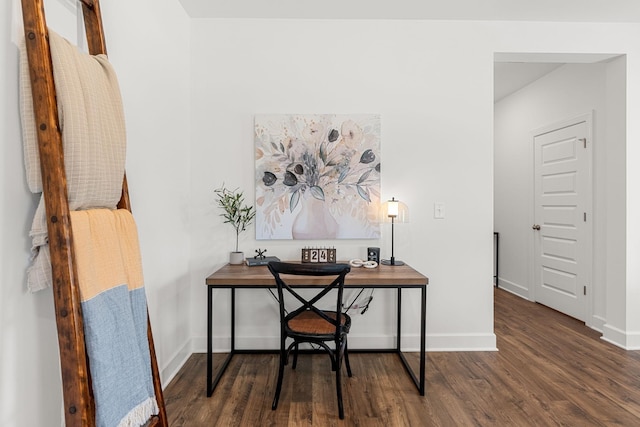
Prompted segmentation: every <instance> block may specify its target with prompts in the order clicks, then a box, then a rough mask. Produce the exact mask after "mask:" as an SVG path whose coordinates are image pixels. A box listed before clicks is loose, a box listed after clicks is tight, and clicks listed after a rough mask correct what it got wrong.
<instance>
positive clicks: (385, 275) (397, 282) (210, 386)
mask: <svg viewBox="0 0 640 427" xmlns="http://www.w3.org/2000/svg"><path fill="white" fill-rule="evenodd" d="M287 282H288V283H291V284H292V285H294V286H295V287H300V288H313V287H314V286H318V285H321V284H325V283H326V282H327V278H326V277H324V278H323V277H301V276H288V280H287ZM205 283H206V285H207V289H208V297H207V396H211V395H212V394H213V391H214V389H215V388H216V386H217V385H218V382H219V381H220V378H221V377H222V375H223V374H224V372H225V370H226V369H227V366H228V365H229V362H230V361H231V359H232V358H233V356H234V355H235V354H240V353H258V352H269V351H277V350H241V349H236V347H235V320H236V319H235V317H236V315H235V311H236V298H235V290H236V289H265V288H275V287H276V284H275V280H274V278H273V276H272V275H271V273H270V272H269V269H268V268H267V267H266V266H259V267H248V266H246V265H244V264H243V265H229V264H227V265H225V266H223V267H221V268H220V269H219V270H217V271H216V272H214V273H213V274H211V275H210V276H209V277H207V279H206V281H205ZM428 283H429V279H428V278H427V277H425V276H423V275H422V274H420V273H418V272H417V271H416V270H414V269H413V268H411V267H410V266H408V265H406V264H405V265H401V266H399V265H396V266H388V265H380V266H379V267H378V268H372V269H368V268H351V272H350V273H349V274H347V277H346V280H345V284H344V286H345V288H368V289H370V288H393V289H397V292H398V297H397V321H396V326H397V335H396V346H395V347H394V348H386V349H374V350H357V349H356V350H352V349H349V351H350V352H358V351H367V352H387V353H388V352H393V353H397V354H398V356H399V357H400V360H401V361H402V364H403V365H404V367H405V369H406V370H407V373H408V374H409V376H410V377H411V379H412V380H413V382H414V384H415V385H416V387H417V388H418V391H419V392H420V395H421V396H424V391H425V379H424V378H425V362H426V355H425V347H426V317H427V284H428ZM216 288H218V289H220V288H222V289H230V290H231V350H230V352H229V354H228V355H227V358H226V359H225V361H224V363H223V364H222V366H221V368H220V370H219V371H218V373H217V375H216V378H215V380H213V327H212V321H213V290H214V289H216ZM405 288H414V289H420V296H421V310H420V373H419V378H418V377H417V376H416V375H415V373H414V372H413V369H412V368H411V366H409V363H408V362H407V360H406V359H405V357H404V354H402V351H401V336H402V335H401V332H402V320H401V319H402V289H405Z"/></svg>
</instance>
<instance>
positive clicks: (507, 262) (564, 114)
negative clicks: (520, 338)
mask: <svg viewBox="0 0 640 427" xmlns="http://www.w3.org/2000/svg"><path fill="white" fill-rule="evenodd" d="M494 89H495V94H494V232H498V233H499V234H500V253H499V265H500V272H499V276H498V277H497V278H496V281H497V284H498V286H499V287H501V288H503V289H506V290H508V291H510V292H512V293H515V294H517V295H519V296H521V297H523V298H526V299H529V300H532V301H539V295H536V293H538V294H539V293H540V292H536V287H535V286H534V284H535V280H536V269H535V263H534V257H535V251H536V234H535V233H536V232H537V231H536V230H535V228H534V226H535V224H536V223H535V219H536V216H535V185H534V160H535V150H534V133H535V132H534V131H535V130H539V129H541V128H544V127H545V126H550V125H552V124H554V123H558V122H562V121H566V120H570V119H572V118H575V117H578V116H580V115H584V114H586V113H588V114H592V117H593V129H594V131H593V135H592V137H591V143H592V144H593V146H592V154H593V161H592V166H590V167H591V170H590V172H591V177H592V178H591V184H592V191H591V194H590V195H589V197H590V200H591V201H590V202H589V203H590V207H591V208H592V215H591V217H592V218H588V219H589V220H590V222H589V224H588V231H589V233H591V236H592V241H593V244H592V245H591V248H590V249H589V251H590V255H591V258H592V259H593V263H591V265H590V266H589V274H588V275H587V276H586V278H585V279H584V280H583V279H582V278H581V279H580V280H581V281H576V283H575V284H571V286H574V287H575V289H574V291H576V292H577V291H582V292H585V293H586V295H585V298H584V301H585V302H584V304H585V307H584V313H585V314H584V319H583V320H584V321H585V323H586V324H587V325H588V326H590V327H592V328H594V329H597V330H600V331H602V327H603V325H604V323H605V321H606V291H607V289H606V283H607V282H608V280H609V278H610V277H620V276H619V274H621V273H622V274H624V272H620V271H617V270H619V269H620V268H624V266H619V265H616V263H614V262H612V258H611V256H612V254H615V255H614V256H624V254H625V251H626V250H625V246H626V236H625V231H624V227H625V226H624V219H625V217H624V211H625V204H626V196H625V191H626V185H625V183H626V170H625V167H624V165H625V164H626V163H625V162H626V154H625V147H626V140H625V128H626V122H625V116H626V56H625V55H609V54H557V53H554V54H541V53H535V54H532V53H496V54H495V55H494ZM565 178H566V180H565V183H567V182H568V180H570V177H569V176H565ZM576 212H577V211H576ZM580 215H582V214H580ZM620 228H622V230H620ZM613 235H615V236H617V240H614V239H613V238H612V236H613ZM565 249H566V248H565ZM565 255H566V253H565ZM565 255H561V256H565ZM555 256H556V257H558V254H555ZM557 277H558V276H557V275H556V278H557ZM564 278H566V277H564ZM567 314H569V315H571V313H567Z"/></svg>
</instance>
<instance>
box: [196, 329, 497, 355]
mask: <svg viewBox="0 0 640 427" xmlns="http://www.w3.org/2000/svg"><path fill="white" fill-rule="evenodd" d="M279 341H280V338H279V337H277V336H270V337H236V348H241V349H249V350H251V349H274V350H277V349H278V345H279ZM192 344H193V345H192V349H193V352H194V353H206V351H207V338H206V337H196V338H194V339H193V340H192ZM395 345H396V341H395V338H394V337H392V336H382V335H379V336H375V335H366V336H363V335H354V334H350V335H349V348H351V349H354V350H355V349H360V350H366V349H379V348H395ZM401 347H402V350H403V351H407V352H414V351H419V349H420V336H419V335H403V336H402V342H401ZM426 347H427V351H496V350H497V349H496V336H495V334H459V335H458V334H442V335H430V334H427V344H426ZM213 348H214V349H215V350H214V351H215V352H218V353H225V352H228V351H229V349H230V348H231V340H230V338H229V337H214V338H213Z"/></svg>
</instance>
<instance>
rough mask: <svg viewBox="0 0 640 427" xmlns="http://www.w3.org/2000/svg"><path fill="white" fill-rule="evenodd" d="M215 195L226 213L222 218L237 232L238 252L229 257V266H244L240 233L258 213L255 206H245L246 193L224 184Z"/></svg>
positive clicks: (222, 214) (215, 191)
mask: <svg viewBox="0 0 640 427" xmlns="http://www.w3.org/2000/svg"><path fill="white" fill-rule="evenodd" d="M214 193H215V195H216V201H217V202H218V206H219V207H220V208H221V209H222V210H223V211H224V213H221V214H220V216H221V217H223V218H224V222H225V223H229V224H231V225H232V226H233V228H234V229H235V230H236V250H235V251H233V252H231V254H230V256H229V264H242V263H243V261H244V254H243V253H242V252H240V251H238V241H239V238H240V233H241V232H243V231H245V230H246V229H247V226H248V225H249V224H251V221H252V220H253V218H254V217H255V216H256V212H255V210H254V208H253V206H248V205H245V204H244V193H243V192H242V191H238V189H235V190H229V189H227V188H225V186H224V184H223V185H222V187H220V188H217V189H215V190H214Z"/></svg>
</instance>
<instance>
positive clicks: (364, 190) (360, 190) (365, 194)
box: [356, 185, 371, 203]
mask: <svg viewBox="0 0 640 427" xmlns="http://www.w3.org/2000/svg"><path fill="white" fill-rule="evenodd" d="M356 189H357V190H358V194H359V195H360V197H362V198H363V199H364V200H366V201H367V202H369V203H371V198H370V197H369V190H368V189H367V188H365V187H362V186H360V185H356Z"/></svg>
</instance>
